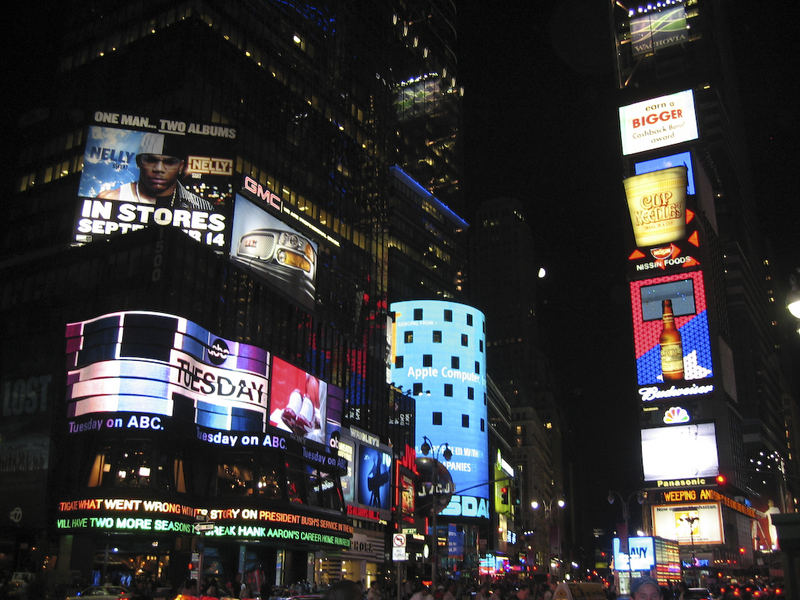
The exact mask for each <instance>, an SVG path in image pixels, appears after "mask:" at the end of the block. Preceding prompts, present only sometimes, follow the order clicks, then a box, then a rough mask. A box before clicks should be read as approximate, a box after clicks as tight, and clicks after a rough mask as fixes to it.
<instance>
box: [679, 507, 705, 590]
mask: <svg viewBox="0 0 800 600" xmlns="http://www.w3.org/2000/svg"><path fill="white" fill-rule="evenodd" d="M699 520H700V517H698V516H697V515H686V516H685V517H681V521H683V522H684V523H688V525H689V543H690V544H691V548H692V580H693V581H694V582H696V584H697V585H698V586H699V585H700V578H699V577H698V576H697V556H696V555H695V551H694V524H695V523H697V522H698V521H699Z"/></svg>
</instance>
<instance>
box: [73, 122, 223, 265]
mask: <svg viewBox="0 0 800 600" xmlns="http://www.w3.org/2000/svg"><path fill="white" fill-rule="evenodd" d="M94 121H95V123H96V124H94V125H91V126H90V127H89V129H88V132H87V135H86V147H85V151H84V157H83V171H82V174H81V180H80V183H79V187H78V195H79V196H80V198H81V201H80V203H79V206H78V215H77V219H76V227H75V236H74V240H75V242H77V243H86V242H91V241H96V240H98V239H105V238H107V237H108V236H110V235H112V234H116V233H127V232H130V231H135V230H137V229H142V228H144V227H148V226H151V225H161V226H172V227H178V228H180V229H182V230H183V231H185V232H186V233H187V234H189V235H190V236H191V237H193V238H194V239H196V240H197V241H200V242H202V243H205V244H208V245H210V246H213V247H215V248H218V249H220V250H224V249H225V248H226V247H227V238H226V216H225V207H226V206H227V205H228V204H230V201H231V199H232V183H231V177H232V175H233V159H232V158H231V157H232V155H233V153H232V149H231V148H230V146H229V144H230V140H233V139H235V138H236V130H235V129H232V128H229V127H222V126H218V125H203V124H198V123H187V122H184V121H172V120H165V119H153V118H151V117H142V116H134V115H125V114H120V113H107V112H101V111H98V112H96V113H95V115H94Z"/></svg>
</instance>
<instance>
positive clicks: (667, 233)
mask: <svg viewBox="0 0 800 600" xmlns="http://www.w3.org/2000/svg"><path fill="white" fill-rule="evenodd" d="M623 184H624V185H625V195H626V197H627V200H628V211H629V213H630V217H631V225H632V226H633V236H634V238H635V239H636V245H637V246H656V245H659V244H667V243H669V242H674V241H675V240H679V239H681V238H683V237H685V236H686V168H685V167H683V166H679V167H672V168H670V169H662V170H661V171H653V172H652V173H644V174H643V175H634V176H633V177H628V178H626V179H625V180H624V181H623Z"/></svg>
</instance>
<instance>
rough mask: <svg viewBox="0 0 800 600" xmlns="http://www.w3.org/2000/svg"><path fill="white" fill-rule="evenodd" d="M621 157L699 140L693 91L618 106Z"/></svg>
mask: <svg viewBox="0 0 800 600" xmlns="http://www.w3.org/2000/svg"><path fill="white" fill-rule="evenodd" d="M619 126H620V135H621V137H622V154H623V155H626V156H627V155H628V154H637V153H639V152H647V151H649V150H657V149H658V148H664V147H666V146H672V145H673V144H679V143H681V142H688V141H691V140H696V139H697V137H698V131H697V118H696V117H695V109H694V96H693V94H692V90H684V91H682V92H677V93H675V94H670V95H668V96H661V97H659V98H651V99H649V100H643V101H641V102H637V103H635V104H629V105H628V106H620V107H619Z"/></svg>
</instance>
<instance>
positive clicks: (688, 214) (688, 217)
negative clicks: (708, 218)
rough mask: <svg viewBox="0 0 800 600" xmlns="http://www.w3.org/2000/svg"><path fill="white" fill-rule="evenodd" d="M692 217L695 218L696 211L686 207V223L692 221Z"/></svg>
mask: <svg viewBox="0 0 800 600" xmlns="http://www.w3.org/2000/svg"><path fill="white" fill-rule="evenodd" d="M692 219H694V211H691V210H689V209H688V208H687V209H686V223H687V224H688V223H690V222H691V220H692Z"/></svg>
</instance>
